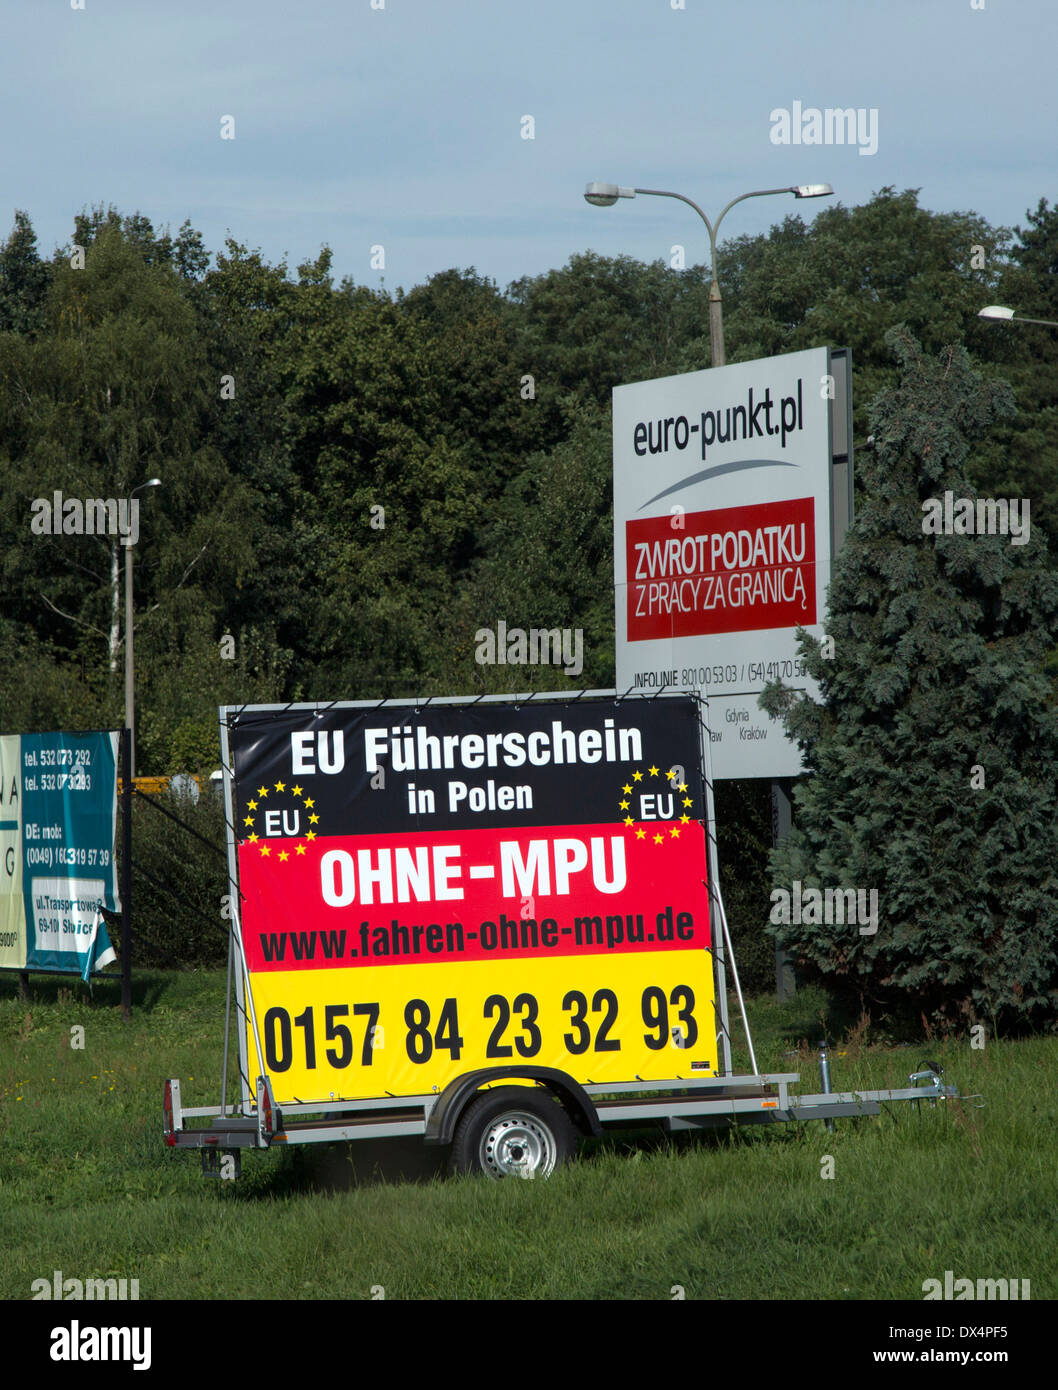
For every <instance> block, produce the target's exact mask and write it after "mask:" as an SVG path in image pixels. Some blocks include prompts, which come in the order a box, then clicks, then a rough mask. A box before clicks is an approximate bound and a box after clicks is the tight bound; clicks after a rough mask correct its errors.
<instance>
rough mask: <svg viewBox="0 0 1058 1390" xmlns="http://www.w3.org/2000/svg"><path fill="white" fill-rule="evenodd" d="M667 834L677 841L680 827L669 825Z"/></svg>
mask: <svg viewBox="0 0 1058 1390" xmlns="http://www.w3.org/2000/svg"><path fill="white" fill-rule="evenodd" d="M669 834H670V835H671V836H672V838H673V839H674V840H678V839H679V838H680V827H679V826H678V825H670V826H669Z"/></svg>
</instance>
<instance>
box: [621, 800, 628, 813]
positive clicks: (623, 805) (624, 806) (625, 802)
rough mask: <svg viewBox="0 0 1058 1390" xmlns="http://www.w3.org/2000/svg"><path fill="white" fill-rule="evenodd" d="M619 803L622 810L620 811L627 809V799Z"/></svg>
mask: <svg viewBox="0 0 1058 1390" xmlns="http://www.w3.org/2000/svg"><path fill="white" fill-rule="evenodd" d="M619 804H620V807H621V810H622V811H627V810H628V802H627V801H622V802H620V803H619Z"/></svg>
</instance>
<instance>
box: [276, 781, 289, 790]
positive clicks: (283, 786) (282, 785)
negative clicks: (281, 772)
mask: <svg viewBox="0 0 1058 1390" xmlns="http://www.w3.org/2000/svg"><path fill="white" fill-rule="evenodd" d="M286 789H287V785H286V783H285V782H277V783H276V791H277V792H285V791H286Z"/></svg>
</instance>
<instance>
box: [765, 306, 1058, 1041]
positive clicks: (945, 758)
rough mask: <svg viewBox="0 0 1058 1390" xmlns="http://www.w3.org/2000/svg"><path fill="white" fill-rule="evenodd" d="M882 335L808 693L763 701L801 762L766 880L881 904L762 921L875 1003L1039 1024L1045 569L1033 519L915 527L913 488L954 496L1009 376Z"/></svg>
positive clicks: (1047, 732) (1044, 1001)
mask: <svg viewBox="0 0 1058 1390" xmlns="http://www.w3.org/2000/svg"><path fill="white" fill-rule="evenodd" d="M887 340H888V342H889V343H890V345H891V346H892V348H893V349H894V351H895V356H896V358H897V361H898V363H899V365H900V371H901V376H900V381H899V384H898V385H897V386H896V387H894V388H892V389H891V390H889V391H887V392H884V393H883V394H882V395H881V396H880V397H879V398H878V400H877V401H876V402H875V404H874V406H873V408H872V411H871V419H870V424H871V429H872V431H873V434H874V449H873V450H872V451H870V452H868V453H865V454H864V455H862V456H861V461H860V468H861V474H862V480H863V483H864V497H863V501H862V504H861V506H860V508H859V511H858V512H857V516H856V520H855V524H854V526H853V527H852V529H851V530H850V532H849V534H848V536H847V538H846V541H845V545H844V547H843V549H842V552H841V554H840V556H839V558H838V560H837V563H836V565H835V569H834V578H833V582H832V584H831V588H830V595H829V606H828V615H827V633H828V636H830V637H832V638H833V640H834V655H833V657H832V658H828V657H827V656H826V655H825V654H824V652H823V648H822V645H821V644H820V643H818V642H816V641H815V640H814V639H812V638H810V637H808V636H807V634H803V635H802V639H801V652H802V655H803V657H804V659H805V660H806V662H807V664H808V669H809V672H810V674H811V675H812V676H813V677H814V678H815V679H816V680H818V681H819V683H820V688H821V692H822V702H821V703H819V704H816V703H813V702H812V701H809V700H807V699H803V698H798V697H795V696H794V694H793V692H790V691H788V690H784V689H783V688H782V687H779V686H772V687H770V688H769V690H768V692H767V694H766V697H765V700H764V703H765V707H766V708H767V709H768V710H769V712H770V713H773V714H781V715H782V716H783V717H784V720H785V724H786V728H787V731H788V732H789V733H790V735H791V736H795V737H796V738H797V739H798V741H799V742H800V744H801V746H802V748H803V750H804V755H805V761H806V766H807V768H808V769H809V772H810V775H809V776H808V777H806V778H804V779H803V780H802V781H801V783H800V784H799V785H798V787H797V790H796V795H795V809H794V826H795V828H794V830H793V832H792V833H791V835H790V836H789V838H788V839H787V840H786V841H785V842H784V843H783V844H782V846H780V848H779V849H778V850H777V851H775V852H774V854H773V858H772V868H773V873H774V882H775V883H776V884H777V885H781V886H782V887H783V888H785V889H786V890H788V891H791V893H792V892H793V891H794V890H793V888H792V885H793V884H794V883H795V882H799V883H801V884H802V885H804V886H805V887H812V888H816V889H820V890H823V889H827V888H840V889H850V888H856V889H862V890H864V891H865V892H870V891H871V890H875V891H877V893H878V904H879V921H878V923H877V930H876V931H874V932H872V931H870V929H869V927H868V929H867V930H864V929H863V926H864V924H863V923H862V922H857V923H853V924H851V925H850V924H849V923H848V922H845V923H844V924H840V923H837V922H832V923H829V924H828V923H825V922H819V923H817V922H815V921H812V922H809V923H806V922H803V921H802V922H801V923H800V924H798V923H796V922H795V921H790V922H787V923H778V924H777V925H775V927H774V932H775V934H776V935H777V937H778V938H779V939H780V940H781V941H782V943H783V944H784V945H785V946H786V947H787V949H790V950H792V951H794V952H795V953H796V954H797V955H798V957H799V958H800V959H801V961H802V962H803V963H804V964H805V965H806V966H808V967H809V968H811V969H812V970H813V971H814V972H817V973H818V974H819V975H821V976H822V977H823V978H824V979H826V980H827V981H829V982H831V983H833V982H836V983H838V984H839V985H841V986H844V987H845V988H846V989H848V990H852V991H854V992H858V994H859V995H860V997H861V999H862V1000H864V1001H866V1002H868V1003H869V1004H871V1005H874V1006H877V1005H879V1004H881V1005H883V1006H886V1007H890V1006H893V1005H895V1004H896V1002H897V1001H898V1000H900V999H901V998H902V999H904V1000H908V1001H913V1002H914V1007H915V1009H916V1010H917V1009H921V1010H922V1011H923V1012H925V1013H926V1014H929V1015H932V1016H934V1017H935V1018H938V1019H944V1020H947V1021H949V1022H953V1021H960V1022H963V1023H969V1022H973V1021H984V1022H990V1023H999V1024H1024V1023H1026V1022H1030V1021H1033V1022H1034V1021H1038V1020H1042V1019H1048V1020H1050V1021H1054V1019H1055V1018H1056V1016H1058V1008H1056V1006H1058V896H1056V893H1055V888H1056V883H1055V865H1056V863H1058V817H1056V812H1058V710H1056V709H1055V707H1054V704H1053V702H1052V700H1051V698H1050V696H1051V691H1050V685H1049V681H1048V679H1047V677H1046V675H1045V674H1044V671H1043V664H1044V659H1045V656H1046V653H1047V651H1048V649H1049V647H1052V646H1053V645H1054V644H1055V642H1056V641H1058V576H1056V575H1055V574H1054V572H1053V571H1052V570H1051V569H1050V568H1049V566H1048V561H1047V547H1046V540H1045V538H1044V537H1043V536H1042V534H1041V533H1040V531H1039V530H1038V528H1033V530H1032V534H1031V536H1030V539H1029V541H1028V543H1027V544H1024V545H1021V544H1018V545H1015V544H1013V543H1012V541H1011V537H1010V536H1009V535H1007V536H1004V535H989V534H950V535H949V534H942V535H936V536H934V535H931V534H924V529H923V516H924V512H923V505H922V504H923V502H925V501H927V499H931V498H942V497H943V496H944V494H945V492H949V491H950V492H952V494H953V497H954V498H973V497H974V491H973V489H972V487H971V485H970V483H969V480H968V478H967V476H966V471H965V463H966V459H967V457H968V454H969V452H970V450H971V448H972V447H973V445H974V444H975V442H976V441H977V440H978V439H980V438H982V437H983V436H984V435H985V433H986V431H987V430H988V429H989V428H990V427H991V426H992V423H993V422H994V421H996V420H999V419H1002V418H1004V417H1006V416H1008V415H1009V414H1010V413H1011V410H1012V399H1011V393H1010V391H1009V388H1007V387H1005V386H1004V385H1003V384H1001V383H996V382H994V381H991V380H989V379H988V378H985V377H983V376H982V375H981V374H979V373H977V372H975V371H974V370H973V368H972V366H971V364H970V361H969V358H968V355H967V353H966V352H965V350H964V349H962V348H960V347H952V348H949V349H947V350H946V351H943V352H941V353H940V354H939V355H938V356H936V357H934V356H931V355H927V354H926V353H925V352H924V351H923V349H922V348H921V346H920V345H919V344H918V343H917V342H916V341H915V340H914V338H913V337H912V336H911V335H910V334H908V333H907V332H906V331H901V330H894V331H892V332H890V333H889V334H888V335H887ZM777 906H778V903H777ZM774 915H775V914H773V916H774Z"/></svg>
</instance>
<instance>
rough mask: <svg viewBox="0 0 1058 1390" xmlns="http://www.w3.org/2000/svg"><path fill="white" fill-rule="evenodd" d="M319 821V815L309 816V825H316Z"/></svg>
mask: <svg viewBox="0 0 1058 1390" xmlns="http://www.w3.org/2000/svg"><path fill="white" fill-rule="evenodd" d="M318 820H319V816H317V815H315V814H313V815H311V816H309V825H315V824H316V822H317V821H318Z"/></svg>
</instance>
